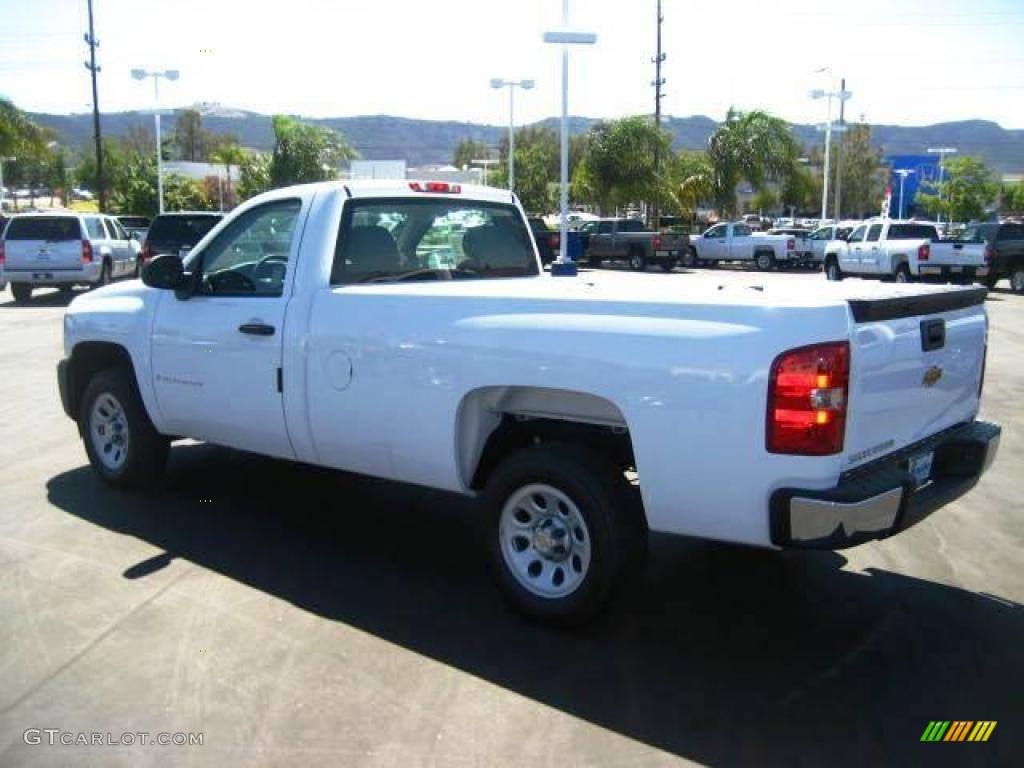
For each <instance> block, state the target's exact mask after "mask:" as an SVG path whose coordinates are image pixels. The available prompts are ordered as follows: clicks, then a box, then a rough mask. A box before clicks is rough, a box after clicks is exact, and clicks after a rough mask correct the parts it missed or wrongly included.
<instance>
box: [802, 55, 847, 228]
mask: <svg viewBox="0 0 1024 768" xmlns="http://www.w3.org/2000/svg"><path fill="white" fill-rule="evenodd" d="M818 71H819V72H827V71H828V69H827V68H826V69H822V70H818ZM845 82H846V81H845V80H844V81H843V83H844V84H845ZM851 96H853V94H852V93H850V92H849V91H847V90H846V89H845V88H843V87H840V89H839V90H838V91H825V90H822V89H820V88H816V89H815V90H813V91H811V92H810V97H811V98H812V99H815V100H817V99H826V106H825V124H824V125H823V126H819V127H818V129H819V130H823V131H825V175H824V179H823V182H822V188H821V221H822V222H824V221H825V219H827V218H828V177H829V150H830V148H831V145H832V134H833V132H834V133H844V132H845V131H846V126H845V125H838V126H833V125H832V99H838V100H839V104H840V110H842V106H841V105H842V104H843V102H845V101H846V100H847V99H849V98H850V97H851ZM837 185H838V181H837ZM836 217H837V218H838V217H839V211H838V210H837V211H836Z"/></svg>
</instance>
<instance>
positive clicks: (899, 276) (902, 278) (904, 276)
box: [896, 264, 914, 283]
mask: <svg viewBox="0 0 1024 768" xmlns="http://www.w3.org/2000/svg"><path fill="white" fill-rule="evenodd" d="M913 280H914V278H913V277H912V276H911V274H910V267H908V266H907V265H906V264H900V265H899V266H898V267H896V282H897V283H910V282H913Z"/></svg>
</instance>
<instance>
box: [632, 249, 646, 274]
mask: <svg viewBox="0 0 1024 768" xmlns="http://www.w3.org/2000/svg"><path fill="white" fill-rule="evenodd" d="M629 266H630V267H632V268H633V271H634V272H643V271H645V270H646V269H647V257H646V256H644V252H643V251H642V250H641V249H640V248H636V247H633V248H630V249H629Z"/></svg>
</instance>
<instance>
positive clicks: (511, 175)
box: [491, 77, 535, 192]
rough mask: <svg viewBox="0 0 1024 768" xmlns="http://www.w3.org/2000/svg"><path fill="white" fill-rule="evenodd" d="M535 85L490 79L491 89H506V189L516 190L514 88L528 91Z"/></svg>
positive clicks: (518, 81) (531, 82) (519, 81)
mask: <svg viewBox="0 0 1024 768" xmlns="http://www.w3.org/2000/svg"><path fill="white" fill-rule="evenodd" d="M534 85H535V83H534V81H533V80H502V79H501V78H500V77H495V78H492V79H491V88H508V189H509V192H515V190H516V88H522V89H523V90H524V91H528V90H530V89H531V88H533V86H534Z"/></svg>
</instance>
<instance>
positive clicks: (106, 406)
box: [58, 182, 1000, 623]
mask: <svg viewBox="0 0 1024 768" xmlns="http://www.w3.org/2000/svg"><path fill="white" fill-rule="evenodd" d="M439 249H444V251H445V253H446V254H447V257H446V260H445V262H444V264H442V265H438V264H437V263H436V262H435V258H434V257H436V254H437V253H438V250H439ZM757 287H758V290H751V289H750V288H748V287H746V286H736V287H733V288H728V287H727V288H723V287H721V286H719V285H717V284H715V283H713V282H712V281H697V280H695V281H694V282H691V283H684V282H679V281H671V284H670V283H669V282H659V281H657V279H655V278H652V277H644V276H640V275H637V276H632V277H631V278H627V277H626V276H620V277H619V278H618V279H616V280H615V281H614V282H611V281H608V282H602V283H598V284H594V283H591V282H588V281H587V279H586V278H583V277H580V278H575V279H574V278H569V277H552V276H550V275H546V274H544V273H543V272H542V271H541V268H540V264H539V259H538V256H537V252H536V250H535V248H534V245H533V242H532V240H531V237H530V231H529V229H528V228H527V225H526V219H525V217H524V215H523V212H522V210H521V208H520V207H519V205H518V204H517V202H516V200H515V198H514V197H513V196H512V195H511V194H510V193H508V192H506V191H502V190H497V189H488V188H482V187H468V186H463V187H459V186H457V185H451V184H447V183H443V182H410V183H400V182H351V183H341V182H330V183H323V184H317V185H308V186H301V187H292V188H288V189H281V190H276V191H273V192H270V193H267V194H264V195H261V196H259V197H257V198H254V199H253V200H250V201H249V202H247V203H245V204H244V205H242V206H241V207H239V208H238V209H237V210H236V211H235V212H233V213H232V214H231V215H230V216H229V217H227V218H226V219H225V220H224V221H223V222H221V223H220V224H218V225H217V227H216V228H214V229H213V230H212V231H211V232H210V233H208V234H207V235H206V236H205V237H204V238H203V240H202V241H200V242H199V244H198V245H197V246H196V247H195V249H194V250H193V251H192V253H191V254H190V255H189V257H188V258H187V259H186V260H185V262H184V263H183V262H182V260H180V259H178V258H177V257H175V256H159V257H157V258H155V259H154V260H153V261H152V262H150V263H149V264H148V265H147V266H146V267H145V268H144V269H143V276H142V281H141V282H140V281H133V282H129V283H122V284H119V285H112V286H108V287H106V288H103V289H101V290H98V291H94V292H92V293H89V294H86V295H82V296H79V297H78V298H76V299H75V300H74V301H73V302H72V303H71V304H70V306H69V307H68V310H67V314H66V315H65V319H64V353H65V357H64V359H63V360H62V361H61V362H60V363H59V365H58V382H59V388H60V394H61V399H62V402H63V405H64V410H65V411H66V412H67V414H68V416H69V417H71V418H72V419H74V420H75V421H77V423H78V428H79V430H80V433H81V435H82V439H83V442H84V444H85V450H86V453H87V454H88V457H89V461H90V462H91V464H92V466H93V468H94V470H95V471H96V472H97V473H98V475H99V476H100V477H101V478H103V479H104V480H106V481H107V482H109V483H112V484H114V485H118V486H126V487H145V486H147V485H150V484H152V483H154V481H155V480H156V478H157V477H158V476H159V474H160V473H161V471H162V470H163V467H164V464H165V462H166V460H167V456H168V449H169V446H170V443H171V442H172V441H173V440H175V439H177V438H179V437H190V438H196V439H199V440H205V441H208V442H210V443H214V444H220V445H225V446H232V447H235V448H238V449H243V450H247V451H252V452H255V453H260V454H266V455H268V456H275V457H280V458H283V459H291V460H295V461H302V462H307V463H310V464H315V465H321V466H325V467H334V468H338V469H344V470H349V471H352V472H359V473H365V474H368V475H375V476H378V477H383V478H391V479H394V480H400V481H404V482H407V483H413V484H418V485H421V486H428V487H432V488H438V489H444V490H447V491H452V492H454V493H459V494H467V495H471V496H478V497H479V501H480V507H479V509H480V514H481V515H482V522H483V530H484V531H485V535H484V536H483V539H482V541H481V544H482V546H485V547H486V548H487V551H488V553H489V557H490V559H491V561H492V563H493V566H494V570H495V573H496V574H497V580H498V582H499V584H500V585H501V587H502V589H503V591H504V592H505V594H506V595H507V596H508V598H509V599H510V601H511V602H512V603H513V604H514V605H515V606H516V607H517V608H518V609H520V610H522V611H524V612H525V613H527V614H529V615H531V616H534V617H538V618H541V619H545V620H549V621H552V622H561V623H571V622H576V621H580V620H583V619H585V618H587V617H589V616H591V615H592V614H593V613H594V612H595V611H597V610H599V609H600V608H601V607H602V605H603V604H604V603H605V601H606V599H607V598H608V596H609V594H610V592H611V590H612V587H613V585H615V584H616V583H619V582H621V581H622V577H623V576H624V575H625V574H628V573H630V572H635V570H634V566H635V564H636V563H638V562H640V561H642V559H643V553H644V552H645V551H646V535H647V532H648V531H649V530H653V531H664V532H669V533H677V534H687V535H691V536H701V537H706V538H710V539H720V540H725V541H733V542H743V543H745V544H751V545H756V546H762V547H773V548H787V547H802V548H825V549H836V548H842V547H847V546H852V545H855V544H859V543H861V542H865V541H869V540H872V539H880V538H885V537H887V536H890V535H892V534H895V533H897V532H899V531H902V530H904V529H905V528H907V527H909V526H911V525H913V524H914V523H916V522H917V521H919V520H920V519H922V518H923V517H924V516H926V515H928V514H930V513H931V512H933V511H934V510H936V509H937V508H939V507H941V506H942V505H944V504H946V503H948V502H950V501H952V500H953V499H955V498H957V497H958V496H960V495H961V494H963V493H965V492H966V491H967V490H968V489H970V488H971V487H972V486H973V485H974V484H975V483H976V482H977V480H978V478H979V477H980V476H981V474H982V473H983V472H984V471H985V469H986V468H987V467H988V465H989V463H990V462H991V461H992V459H993V457H994V455H995V452H996V449H997V445H998V439H999V435H1000V429H999V427H998V426H995V425H992V424H988V423H984V422H980V421H977V420H976V416H977V414H978V408H979V402H980V398H981V387H982V380H983V372H984V360H985V353H986V338H987V318H986V314H985V308H984V303H983V302H984V297H985V289H983V288H975V289H967V288H954V287H920V286H913V287H911V286H881V285H876V284H865V283H860V284H855V283H835V284H826V285H824V286H821V287H819V288H818V289H816V290H815V291H813V292H808V291H803V290H797V289H796V288H790V287H789V286H787V285H784V284H781V283H780V284H769V285H765V286H757ZM321 501H323V500H321ZM349 506H350V505H349ZM345 507H346V504H345V503H342V502H339V503H338V514H351V513H353V510H352V509H346V508H345Z"/></svg>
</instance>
